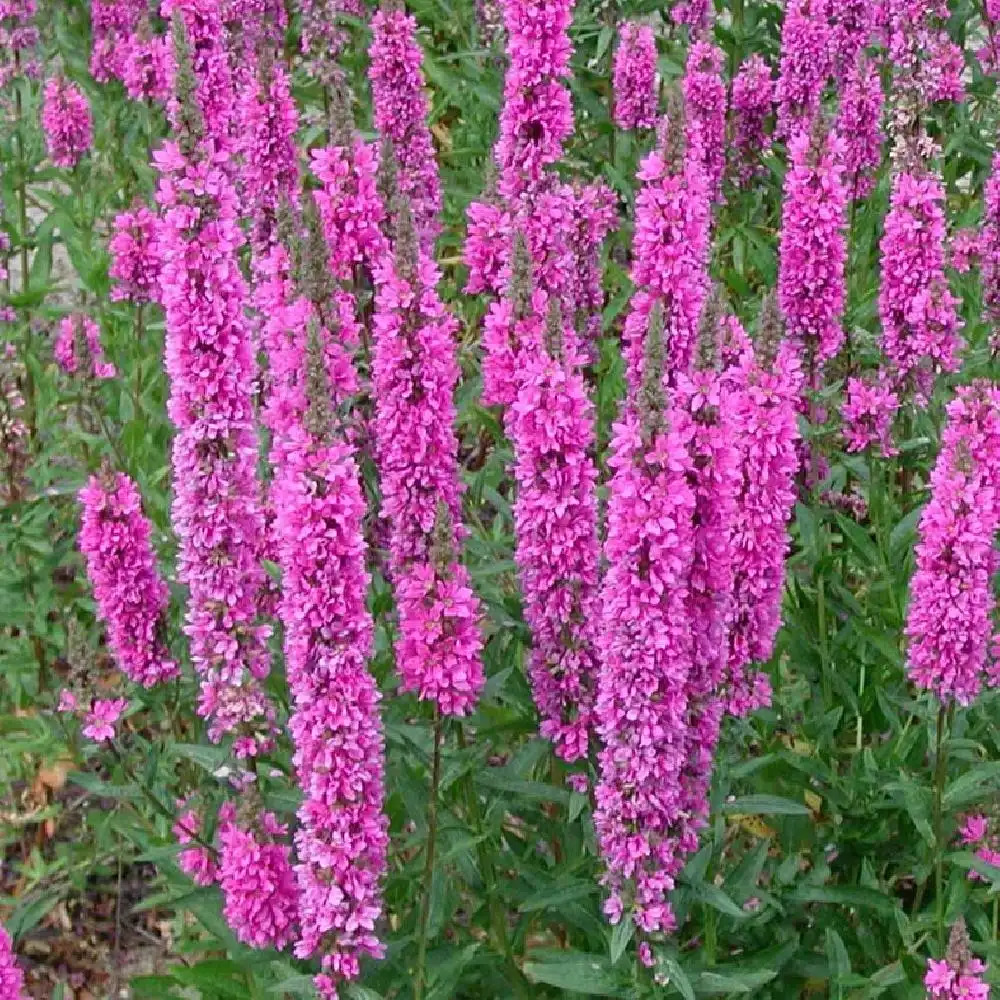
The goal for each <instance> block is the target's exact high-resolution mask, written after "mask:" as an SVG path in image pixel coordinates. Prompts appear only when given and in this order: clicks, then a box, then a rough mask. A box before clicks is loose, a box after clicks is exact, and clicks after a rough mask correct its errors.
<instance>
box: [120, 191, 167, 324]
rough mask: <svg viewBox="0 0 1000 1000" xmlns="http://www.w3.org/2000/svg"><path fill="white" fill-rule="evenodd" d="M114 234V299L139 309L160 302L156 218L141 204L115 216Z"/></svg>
mask: <svg viewBox="0 0 1000 1000" xmlns="http://www.w3.org/2000/svg"><path fill="white" fill-rule="evenodd" d="M114 230H115V231H114V234H113V235H112V237H111V239H110V240H109V241H108V251H109V252H110V254H111V267H110V269H109V272H108V273H109V274H110V276H111V278H112V279H113V280H114V282H115V284H114V287H113V288H112V289H111V298H112V300H113V301H115V302H120V301H122V300H127V301H129V302H133V303H134V304H136V305H142V304H143V303H145V302H154V301H156V299H157V297H158V295H159V291H158V285H159V280H160V262H159V258H158V257H157V253H156V232H157V220H156V216H155V215H154V214H153V212H151V211H150V210H149V209H148V208H147V207H146V206H145V205H143V204H141V203H137V204H136V205H135V206H133V208H131V209H130V210H129V211H127V212H120V213H119V214H118V215H116V216H115V227H114Z"/></svg>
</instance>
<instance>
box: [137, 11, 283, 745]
mask: <svg viewBox="0 0 1000 1000" xmlns="http://www.w3.org/2000/svg"><path fill="white" fill-rule="evenodd" d="M184 13H185V16H186V17H188V18H189V19H190V20H191V21H192V23H194V24H196V25H197V26H198V27H199V28H200V29H201V30H202V31H206V30H209V27H210V26H209V25H207V23H202V15H203V13H204V12H203V11H201V10H200V9H199V8H198V4H197V3H195V2H194V0H192V2H191V3H189V4H186V6H185V8H184ZM207 20H210V18H209V19H207ZM213 51H214V50H208V51H206V52H203V53H202V58H201V61H202V62H204V63H208V64H209V65H211V67H212V69H213V72H214V74H216V75H217V74H220V73H222V71H223V69H224V67H225V62H224V60H225V55H224V53H219V54H218V56H217V57H213V55H212V52H213ZM219 59H221V60H222V63H221V64H220V63H219V62H218V60H219ZM196 65H197V62H196ZM204 89H205V88H204V87H199V92H200V91H202V90H204ZM226 91H227V92H228V93H230V95H231V93H232V90H231V87H229V86H227V87H226ZM214 111H215V113H216V115H217V116H218V117H219V118H220V119H222V118H225V117H226V116H227V114H228V112H227V111H224V109H222V108H221V107H216V108H215V109H214ZM207 120H208V116H205V121H206V122H207ZM194 138H196V137H194ZM217 139H218V135H217V134H213V133H211V132H209V133H208V134H207V135H206V137H205V138H204V139H203V140H202V142H201V143H198V144H197V145H196V146H195V148H194V150H193V152H192V153H191V155H189V156H186V155H185V154H184V152H183V151H182V149H181V147H180V146H179V145H178V144H177V143H175V142H167V143H166V144H165V145H164V146H163V148H162V149H161V150H159V151H158V152H157V153H155V154H154V161H155V164H156V166H157V169H158V170H159V173H160V183H159V188H158V191H157V201H158V203H159V205H160V208H161V211H162V217H161V223H160V226H161V228H160V232H159V234H158V240H157V246H158V253H159V257H160V262H161V271H160V292H161V301H162V305H163V309H164V313H165V317H166V368H167V374H168V376H169V378H170V399H169V403H168V412H169V415H170V417H171V419H172V421H173V423H174V425H175V427H176V428H177V435H176V437H175V438H174V444H173V469H174V482H175V484H176V485H175V493H174V503H173V510H172V518H173V524H174V530H175V532H176V534H177V537H178V540H179V543H180V551H179V559H178V575H179V577H180V579H181V581H182V582H183V583H185V584H186V585H187V587H188V591H189V594H188V606H187V615H186V625H185V631H186V633H187V635H188V637H189V638H190V640H191V659H192V662H193V664H194V667H195V670H196V671H197V673H198V675H199V677H200V679H201V698H200V701H199V705H198V712H199V714H200V715H202V716H204V717H205V718H206V719H207V720H208V724H209V734H210V736H211V738H212V739H213V740H219V739H221V738H222V737H223V736H224V735H226V734H230V733H232V734H235V735H238V737H239V740H238V752H239V753H240V754H241V755H253V754H255V753H257V752H258V751H259V750H260V749H261V748H263V747H266V746H267V745H268V744H269V743H270V732H269V731H270V727H271V718H272V716H273V709H272V707H271V705H270V703H269V701H268V699H267V697H266V695H265V693H264V691H263V687H262V685H261V681H262V679H263V678H264V677H265V676H266V674H267V673H268V670H269V667H270V658H269V653H268V649H267V639H268V636H269V634H270V626H268V625H266V624H262V623H261V622H260V621H259V620H258V615H259V601H260V597H261V592H262V589H263V587H264V583H265V575H264V570H263V568H262V567H261V565H260V561H259V559H260V555H261V553H262V551H263V542H264V521H263V512H262V509H261V502H260V488H259V485H258V483H257V476H256V466H257V456H258V443H257V433H256V428H255V413H254V382H255V378H256V365H255V361H254V355H253V349H252V345H251V341H250V336H249V329H248V324H247V320H246V316H245V312H244V307H245V302H246V298H247V296H246V289H245V286H244V282H243V278H242V275H241V273H240V269H239V263H238V261H237V258H236V254H237V252H238V250H239V248H240V246H241V245H242V242H243V236H242V233H241V232H240V229H239V225H238V222H237V218H238V211H237V202H236V192H235V190H234V187H233V184H232V181H231V179H230V173H229V169H228V167H229V161H228V157H227V156H226V151H227V147H226V145H225V144H223V145H222V146H218V145H216V141H217ZM185 141H187V139H186V140H185ZM209 293H210V294H209Z"/></svg>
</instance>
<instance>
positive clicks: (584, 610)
mask: <svg viewBox="0 0 1000 1000" xmlns="http://www.w3.org/2000/svg"><path fill="white" fill-rule="evenodd" d="M507 432H508V435H509V436H510V439H511V441H512V442H513V445H514V453H515V456H516V460H515V465H514V476H515V479H516V482H517V499H516V501H515V503H514V526H515V531H516V539H517V547H516V558H517V563H518V570H519V573H520V579H521V590H522V593H523V594H524V615H525V619H526V620H527V622H528V624H529V626H530V627H531V634H532V646H531V661H530V665H529V674H530V678H531V687H532V692H533V694H534V698H535V704H536V705H537V707H538V712H539V715H540V716H541V719H542V724H541V735H542V736H544V737H546V738H547V739H549V740H551V741H552V743H553V745H554V747H555V750H556V753H558V754H559V755H560V756H561V757H563V758H564V759H565V760H567V761H574V760H578V759H581V758H585V757H586V756H587V751H588V746H589V742H590V735H591V732H592V727H593V708H594V694H595V687H596V680H597V663H596V651H595V647H594V638H595V629H596V622H597V615H598V604H597V584H598V570H599V547H598V540H597V495H596V485H597V470H596V468H595V466H594V460H593V458H592V457H591V453H592V450H593V446H594V412H593V405H592V403H591V401H590V398H589V396H588V393H587V387H586V383H585V382H584V380H583V377H582V375H581V373H580V372H579V371H578V370H577V368H576V366H575V365H574V364H573V363H572V362H567V360H566V359H565V358H564V357H560V356H558V352H557V356H552V355H551V354H549V353H548V352H546V351H538V352H533V355H529V357H528V359H527V361H526V367H525V369H524V370H523V371H522V372H521V373H520V388H519V390H518V393H517V397H516V399H515V400H514V402H513V403H512V405H511V407H510V409H509V410H508V412H507Z"/></svg>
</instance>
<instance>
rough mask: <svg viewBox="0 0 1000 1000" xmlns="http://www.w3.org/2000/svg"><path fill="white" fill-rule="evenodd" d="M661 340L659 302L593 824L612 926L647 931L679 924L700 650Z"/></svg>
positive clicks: (641, 399) (615, 612) (613, 586)
mask: <svg viewBox="0 0 1000 1000" xmlns="http://www.w3.org/2000/svg"><path fill="white" fill-rule="evenodd" d="M662 340H663V326H662V314H661V306H660V305H659V304H658V303H657V304H656V305H655V306H654V308H653V313H652V316H651V320H650V323H649V332H648V334H647V337H646V346H647V350H646V358H645V362H644V365H643V373H644V374H643V383H642V386H641V388H640V390H639V391H637V392H636V393H635V394H634V395H633V396H632V397H630V400H629V402H628V403H627V405H626V409H625V413H624V415H623V418H622V420H621V421H620V422H619V423H617V424H616V425H615V427H614V432H613V438H612V443H611V455H610V458H609V465H610V467H611V470H612V476H611V481H610V484H609V491H610V495H609V499H608V512H607V539H606V541H605V545H604V555H605V558H606V559H607V563H608V568H607V572H606V574H605V577H604V581H603V584H602V589H601V619H600V629H601V631H600V637H599V649H600V663H601V667H600V673H599V675H598V684H597V701H596V705H595V714H596V717H597V732H598V735H599V737H600V739H601V742H602V744H603V749H602V750H601V752H600V755H599V768H600V777H599V781H598V785H597V788H596V793H595V794H596V808H595V811H594V825H595V828H596V830H597V837H598V843H599V845H600V849H601V854H602V856H603V858H604V863H605V866H606V872H605V875H604V878H603V881H604V884H605V885H606V886H607V887H608V889H609V891H610V895H609V897H608V899H607V901H606V902H605V906H604V909H605V912H606V913H607V914H608V916H609V917H610V919H611V921H612V923H618V921H619V920H621V919H622V917H623V915H625V914H627V915H628V918H629V919H632V920H634V921H635V923H636V926H637V927H638V928H639V929H640V930H641V931H643V932H644V933H647V934H651V933H656V932H668V931H670V930H672V929H673V927H674V925H675V918H674V914H673V911H672V909H671V907H670V904H669V902H668V899H667V895H668V893H669V892H670V890H671V889H672V888H673V886H674V880H675V878H676V875H677V873H678V872H679V870H680V868H681V866H682V863H683V862H682V860H681V855H680V852H679V847H678V843H677V837H676V824H677V822H678V819H679V813H680V810H681V809H682V802H683V795H682V792H681V773H682V770H683V768H684V764H685V760H686V753H687V738H686V723H687V709H688V704H687V682H688V678H689V673H690V668H691V657H692V651H693V648H692V635H691V629H690V627H689V624H688V619H687V595H688V588H687V583H688V580H689V578H690V574H691V568H692V564H693V558H694V523H693V518H694V512H695V495H694V491H693V490H692V488H691V485H690V478H691V475H692V473H693V469H692V467H691V463H690V459H689V457H688V451H687V445H688V441H689V440H690V436H691V433H692V429H691V426H690V420H689V419H688V418H687V417H686V416H685V414H684V411H683V409H680V408H675V407H673V406H668V404H667V402H666V399H665V396H664V391H663V371H662V367H663V344H662ZM643 953H645V952H643Z"/></svg>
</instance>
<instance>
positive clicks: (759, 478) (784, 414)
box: [726, 297, 802, 716]
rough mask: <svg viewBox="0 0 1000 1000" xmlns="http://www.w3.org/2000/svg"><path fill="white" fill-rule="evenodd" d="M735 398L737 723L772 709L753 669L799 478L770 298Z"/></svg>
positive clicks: (733, 646)
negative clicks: (766, 707) (737, 466)
mask: <svg viewBox="0 0 1000 1000" xmlns="http://www.w3.org/2000/svg"><path fill="white" fill-rule="evenodd" d="M729 378H730V379H731V386H732V388H733V390H734V391H735V392H738V393H739V396H740V400H739V405H740V412H739V414H738V418H737V419H738V421H739V427H740V431H739V433H738V434H737V435H736V440H737V443H738V446H739V449H740V456H739V457H740V467H741V476H740V489H739V496H738V502H737V506H736V517H735V521H734V527H733V538H732V546H733V618H732V623H731V627H730V631H729V656H728V663H727V666H726V684H727V700H728V706H727V707H728V710H729V712H730V713H732V714H734V715H738V716H745V715H748V714H749V713H750V712H752V711H754V710H755V709H757V708H759V707H761V706H763V705H768V704H770V701H771V690H770V683H769V681H768V678H767V675H766V674H763V673H756V672H753V671H751V669H750V666H751V664H752V663H754V662H757V663H764V662H767V660H769V659H770V658H771V654H772V652H773V651H774V640H775V636H776V635H777V633H778V628H779V627H780V625H781V595H782V591H783V588H784V582H785V557H786V555H787V554H788V549H789V544H790V543H789V538H788V521H789V518H790V517H791V513H792V508H793V506H794V504H795V498H796V490H795V475H796V472H797V471H798V455H797V444H798V440H799V432H798V418H797V414H798V403H799V397H800V393H801V391H802V370H801V367H800V362H799V355H798V351H797V350H796V349H795V347H794V346H793V345H792V344H790V343H789V342H788V341H786V340H784V339H783V331H782V326H781V318H780V313H779V312H778V307H777V303H776V302H775V301H774V299H773V297H769V298H768V299H766V300H765V304H764V306H763V309H762V316H761V321H760V332H759V334H758V338H757V342H756V344H755V345H754V346H747V347H745V348H744V350H743V351H742V352H741V353H740V355H739V356H738V358H737V359H736V361H735V363H734V365H733V367H732V369H731V371H730V373H729Z"/></svg>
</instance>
